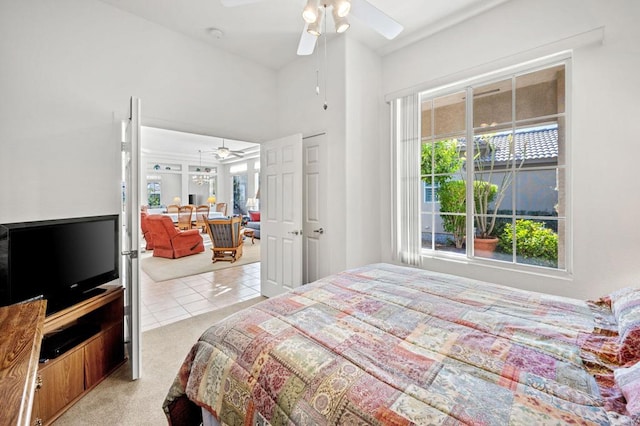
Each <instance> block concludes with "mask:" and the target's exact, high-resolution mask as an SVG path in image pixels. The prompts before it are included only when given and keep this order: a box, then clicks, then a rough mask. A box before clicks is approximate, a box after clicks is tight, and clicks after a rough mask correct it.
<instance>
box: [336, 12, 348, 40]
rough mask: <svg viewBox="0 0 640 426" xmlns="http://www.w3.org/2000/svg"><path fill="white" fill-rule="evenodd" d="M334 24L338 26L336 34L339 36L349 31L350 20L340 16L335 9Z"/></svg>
mask: <svg viewBox="0 0 640 426" xmlns="http://www.w3.org/2000/svg"><path fill="white" fill-rule="evenodd" d="M333 22H334V23H335V25H336V32H337V33H339V34H341V33H343V32H345V31H347V30H348V29H349V26H350V24H349V20H348V19H347V17H346V16H338V13H337V11H336V9H333Z"/></svg>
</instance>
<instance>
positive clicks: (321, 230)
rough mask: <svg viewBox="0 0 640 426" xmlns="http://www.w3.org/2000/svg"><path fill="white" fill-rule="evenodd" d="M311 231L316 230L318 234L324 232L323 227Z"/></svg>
mask: <svg viewBox="0 0 640 426" xmlns="http://www.w3.org/2000/svg"><path fill="white" fill-rule="evenodd" d="M313 232H316V233H318V234H324V229H322V228H318V229H314V230H313Z"/></svg>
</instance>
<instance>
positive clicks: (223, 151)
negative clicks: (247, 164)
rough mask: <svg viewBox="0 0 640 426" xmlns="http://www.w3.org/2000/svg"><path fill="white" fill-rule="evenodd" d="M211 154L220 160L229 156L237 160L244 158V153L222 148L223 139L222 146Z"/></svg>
mask: <svg viewBox="0 0 640 426" xmlns="http://www.w3.org/2000/svg"><path fill="white" fill-rule="evenodd" d="M213 152H214V154H215V155H216V156H217V157H218V158H219V159H221V160H225V159H227V158H229V156H234V157H238V158H242V157H244V151H232V150H230V149H229V148H227V147H226V146H224V139H222V146H219V147H218V149H217V150H215V151H213Z"/></svg>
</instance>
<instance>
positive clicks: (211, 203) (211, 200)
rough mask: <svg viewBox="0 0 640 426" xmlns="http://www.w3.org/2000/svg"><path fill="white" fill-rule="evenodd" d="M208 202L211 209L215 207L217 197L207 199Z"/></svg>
mask: <svg viewBox="0 0 640 426" xmlns="http://www.w3.org/2000/svg"><path fill="white" fill-rule="evenodd" d="M207 202H208V203H209V207H213V205H214V204H215V203H216V196H215V195H212V196H210V197H209V198H207Z"/></svg>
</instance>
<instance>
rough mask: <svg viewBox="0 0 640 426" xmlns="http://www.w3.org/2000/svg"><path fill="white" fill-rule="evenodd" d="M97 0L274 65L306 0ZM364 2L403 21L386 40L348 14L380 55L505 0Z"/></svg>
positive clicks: (290, 49) (290, 55) (290, 43)
mask: <svg viewBox="0 0 640 426" xmlns="http://www.w3.org/2000/svg"><path fill="white" fill-rule="evenodd" d="M101 1H103V2H104V3H108V4H110V5H112V6H115V7H117V8H119V9H122V10H124V11H127V12H130V13H133V14H135V15H138V16H140V17H142V18H144V19H146V20H148V21H151V22H155V23H157V24H160V25H162V26H164V27H166V28H169V29H172V30H175V31H177V32H180V33H182V34H185V35H187V36H189V37H192V38H194V39H197V40H201V41H203V42H205V43H208V44H210V45H212V46H216V47H219V48H221V49H224V50H226V51H229V52H231V53H234V54H236V55H239V56H241V57H244V58H248V59H251V60H253V61H256V62H257V63H259V64H262V65H264V66H266V67H269V68H272V69H274V70H278V69H280V68H282V67H283V66H284V65H286V64H288V63H289V62H291V61H293V60H294V59H295V58H296V50H297V48H298V41H299V39H300V34H301V33H302V30H303V27H304V21H303V20H302V9H303V8H304V6H305V4H306V0H254V1H255V3H253V4H245V5H242V6H236V7H224V6H222V3H221V1H220V0H182V1H176V0H101ZM368 1H369V3H371V4H372V5H373V6H375V7H377V8H378V9H380V10H381V11H383V12H384V13H385V14H387V15H388V16H390V17H391V18H393V19H394V20H396V21H397V22H399V23H400V24H401V25H402V26H404V31H402V33H400V35H399V36H398V37H396V39H394V40H387V39H386V38H384V37H383V36H381V35H380V34H378V33H377V32H375V31H374V30H372V29H370V28H368V27H366V25H365V24H364V23H363V22H359V21H357V19H356V18H350V19H351V27H350V28H349V30H347V32H346V33H345V34H348V36H349V37H354V38H356V39H357V40H359V41H361V42H362V43H363V44H365V45H367V46H369V47H370V48H371V49H373V50H375V51H377V52H378V53H380V54H381V55H384V54H386V53H389V52H391V51H393V50H395V49H399V48H401V47H403V46H406V45H408V44H410V43H412V42H414V41H416V40H418V39H420V38H423V37H426V36H427V35H430V34H433V33H435V32H438V31H441V30H443V29H445V28H448V27H450V26H452V25H455V24H458V23H460V22H462V21H464V20H465V19H468V18H470V17H472V16H475V15H478V14H480V13H482V12H484V11H486V10H488V9H491V8H493V7H495V6H497V5H499V4H501V3H504V2H506V1H508V0H428V1H427V0H368ZM210 28H218V29H220V30H222V31H223V33H224V36H223V37H222V38H221V39H217V38H216V37H213V36H211V34H210V32H209V31H208V30H209V29H210ZM329 28H330V26H329ZM328 33H330V34H329V35H330V36H333V37H335V36H336V35H335V34H333V33H332V31H328ZM341 36H342V35H341Z"/></svg>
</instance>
